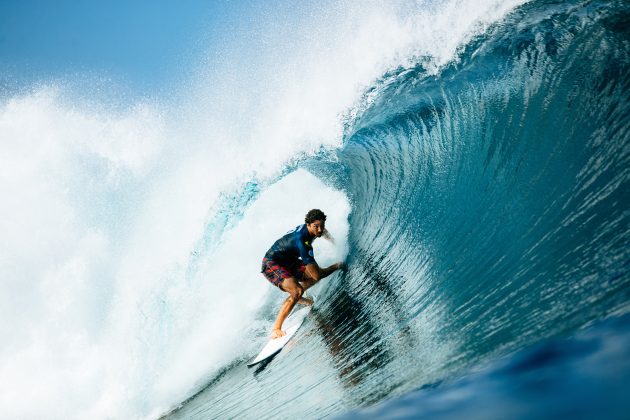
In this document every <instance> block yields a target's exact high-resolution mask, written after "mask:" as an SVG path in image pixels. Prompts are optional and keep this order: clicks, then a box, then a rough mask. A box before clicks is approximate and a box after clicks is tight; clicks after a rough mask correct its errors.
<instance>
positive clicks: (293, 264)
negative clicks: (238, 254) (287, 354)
mask: <svg viewBox="0 0 630 420" xmlns="http://www.w3.org/2000/svg"><path fill="white" fill-rule="evenodd" d="M304 222H305V224H303V225H300V226H298V227H296V228H295V230H293V231H291V232H289V233H287V234H286V235H284V236H283V237H282V238H280V239H278V240H277V241H276V242H275V243H274V244H273V245H272V246H271V248H269V250H268V251H267V253H266V254H265V257H264V258H263V261H262V270H261V272H262V273H263V275H264V276H265V277H266V278H267V280H269V281H270V282H271V283H272V284H273V285H275V286H277V287H278V288H279V289H280V290H282V291H283V292H286V293H288V294H289V297H288V298H287V299H286V300H285V301H284V303H283V304H282V307H281V308H280V312H279V313H278V317H277V318H276V322H275V323H274V325H273V330H272V332H271V338H278V337H282V336H283V335H285V332H284V331H282V323H283V322H284V320H285V319H286V318H287V316H289V313H290V312H291V310H292V309H293V307H294V306H295V305H296V304H297V303H301V304H305V305H312V304H313V300H312V299H310V298H308V297H306V296H304V291H305V290H307V289H308V288H310V287H311V286H313V285H314V284H315V283H317V282H318V281H319V280H321V279H323V278H325V277H327V276H329V275H331V274H332V273H334V272H335V271H337V270H339V269H340V268H341V267H342V266H343V264H342V263H341V262H338V263H335V264H333V265H331V266H330V267H326V268H320V267H319V265H318V264H317V262H316V261H315V257H314V255H313V245H312V244H313V241H314V240H315V239H317V238H320V237H322V236H323V237H325V238H328V239H332V238H331V237H330V234H329V233H328V231H327V230H326V226H325V224H326V215H325V214H324V213H323V212H322V211H321V210H319V209H313V210H310V211H309V212H308V213H307V214H306V217H305V218H304Z"/></svg>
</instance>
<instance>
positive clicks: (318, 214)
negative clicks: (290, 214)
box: [304, 209, 326, 225]
mask: <svg viewBox="0 0 630 420" xmlns="http://www.w3.org/2000/svg"><path fill="white" fill-rule="evenodd" d="M315 220H321V221H324V222H325V221H326V215H325V214H324V212H323V211H321V210H320V209H313V210H310V211H309V212H308V213H306V217H305V218H304V221H305V222H306V223H307V224H309V225H310V224H311V223H313V222H314V221H315Z"/></svg>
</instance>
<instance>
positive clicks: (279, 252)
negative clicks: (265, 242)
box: [265, 224, 315, 267]
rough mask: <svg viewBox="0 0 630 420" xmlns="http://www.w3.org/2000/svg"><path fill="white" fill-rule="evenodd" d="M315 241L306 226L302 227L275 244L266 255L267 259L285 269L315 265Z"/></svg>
mask: <svg viewBox="0 0 630 420" xmlns="http://www.w3.org/2000/svg"><path fill="white" fill-rule="evenodd" d="M313 239H314V238H312V237H311V236H310V235H309V233H308V229H307V228H306V225H305V224H304V225H300V226H298V227H296V228H295V230H293V231H291V232H289V233H287V234H286V235H284V236H283V237H282V238H280V239H278V240H277V241H276V242H274V244H273V245H272V246H271V248H269V251H267V253H266V254H265V258H266V259H268V260H273V261H275V262H276V263H277V264H279V265H281V266H284V267H295V266H299V265H302V264H304V265H308V264H313V263H314V262H315V257H314V256H313V245H312V242H313ZM300 259H301V260H302V261H300Z"/></svg>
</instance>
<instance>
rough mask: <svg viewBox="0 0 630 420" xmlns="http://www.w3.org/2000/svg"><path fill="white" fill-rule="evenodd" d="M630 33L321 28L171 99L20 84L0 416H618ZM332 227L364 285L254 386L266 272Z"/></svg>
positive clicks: (389, 21)
mask: <svg viewBox="0 0 630 420" xmlns="http://www.w3.org/2000/svg"><path fill="white" fill-rule="evenodd" d="M285 6H286V5H285ZM629 16H630V10H629V8H628V6H627V5H626V4H624V3H623V2H620V1H619V2H617V1H613V2H603V1H572V2H560V3H554V2H548V1H530V2H525V1H490V0H485V1H481V2H479V1H464V0H457V1H455V0H453V1H441V2H432V1H397V2H379V1H368V2H360V4H359V3H357V4H353V3H351V2H335V1H329V2H323V3H318V4H317V5H313V4H306V3H305V5H303V6H301V7H294V8H291V7H284V8H282V7H279V8H278V9H273V10H271V9H270V11H269V13H268V15H266V17H264V18H263V19H262V20H260V21H257V22H255V23H254V22H250V23H251V25H249V26H248V30H249V31H250V33H248V36H247V37H245V38H242V39H240V38H239V39H237V40H235V41H234V42H233V43H227V44H226V45H225V46H223V47H221V48H217V47H213V48H214V49H212V48H209V49H208V53H207V54H206V55H205V56H203V57H199V58H198V61H197V62H195V63H186V67H185V68H184V69H182V72H183V73H186V74H187V77H186V83H183V84H182V85H181V86H180V87H179V90H178V91H177V92H169V93H168V94H167V95H162V96H160V94H159V93H157V92H156V94H155V96H153V97H143V98H137V97H133V96H131V95H126V94H125V92H119V91H116V92H111V91H109V90H108V89H107V81H103V80H92V79H90V78H89V77H88V78H85V77H81V78H77V79H73V77H72V76H68V78H66V79H64V80H54V81H52V80H48V81H47V80H44V81H39V82H38V83H34V84H32V85H30V86H26V87H24V86H21V87H15V88H11V87H10V88H6V87H5V88H3V90H1V91H0V93H1V97H0V147H1V149H0V150H1V154H0V168H1V169H0V192H1V193H2V196H3V197H4V199H3V205H2V206H0V232H1V234H2V238H3V241H2V245H1V249H0V255H1V257H0V290H1V293H0V308H1V311H2V312H1V315H2V316H1V317H0V319H1V321H0V333H1V334H2V337H3V340H2V344H0V355H1V357H0V377H2V378H3V380H2V384H1V385H0V414H2V417H6V418H64V419H65V418H159V417H161V416H166V417H167V418H295V417H296V416H302V417H304V418H322V417H332V416H339V415H344V413H345V415H346V416H348V417H353V418H354V417H357V416H366V417H370V416H376V417H379V416H384V415H386V414H387V413H389V414H392V413H397V412H398V413H399V415H400V416H401V417H404V416H405V415H407V416H414V417H422V416H426V417H440V416H441V415H442V416H445V417H448V416H459V417H463V416H467V415H469V414H470V411H467V410H475V412H476V413H477V416H479V417H478V418H487V415H491V414H494V415H500V414H501V413H503V417H505V416H509V417H531V416H535V417H545V416H551V415H553V414H556V415H566V414H567V413H569V414H575V413H573V412H570V411H566V409H565V407H566V406H568V404H569V402H568V401H569V400H572V399H574V397H575V396H579V395H582V396H583V395H589V396H590V397H591V400H592V401H595V402H594V403H593V405H591V406H588V405H584V404H587V403H586V402H582V403H581V404H583V406H582V409H583V410H582V411H579V412H578V413H577V414H578V415H579V414H580V413H581V415H582V416H587V415H601V414H602V413H604V414H606V415H608V416H610V417H619V418H622V417H623V414H622V413H624V412H627V408H628V405H627V404H628V403H627V402H625V401H624V398H622V397H621V394H622V391H620V390H623V389H627V383H628V375H629V374H630V366H628V363H627V360H629V359H628V357H627V351H624V350H623V349H624V348H630V346H627V345H626V344H630V334H628V332H630V320H629V319H628V316H627V314H628V312H629V309H630V287H628V286H629V285H630V273H629V265H628V261H630V258H629V257H630V254H629V251H628V250H629V249H630V248H629V246H628V245H629V242H630V226H629V225H630V223H629V222H630V209H629V207H628V203H630V197H629V194H630V193H629V191H630V189H629V188H628V184H629V181H630V172H629V168H630V146H629V145H630V142H629V140H630V139H629V132H630V131H629V129H630V118H629V115H630V113H629V104H630V101H629V99H630V98H628V93H629V92H630V89H629V87H630V77H629V76H628V75H629V74H630V72H629V71H628V70H629V67H630V56H629V54H630V50H629V48H628V45H630V33H629V32H628V29H627V28H628V27H629V26H628V25H627V23H628V21H629ZM243 19H244V20H243V21H244V22H248V21H247V17H243ZM280 21H282V22H286V25H284V26H281V25H278V22H280ZM246 26H247V25H246ZM103 85H105V88H103ZM311 208H321V209H322V210H324V211H325V213H326V214H327V215H328V221H327V227H328V229H329V230H330V231H331V233H332V235H333V236H334V237H335V243H334V244H333V243H329V242H326V241H316V242H315V243H314V246H315V255H316V258H317V260H318V262H319V263H320V264H321V265H328V264H330V263H332V262H334V261H337V260H340V259H343V260H345V261H346V262H347V264H348V270H347V271H346V272H344V273H336V274H334V275H333V276H331V277H330V278H328V279H326V280H324V281H322V284H321V285H318V286H317V288H316V290H315V293H316V296H317V302H316V305H315V307H314V310H313V316H312V317H310V319H309V320H307V322H306V323H305V325H304V326H303V328H302V330H301V332H300V333H299V334H298V335H297V336H296V338H295V340H294V344H293V345H289V346H287V349H286V351H283V352H282V353H281V354H280V355H279V356H278V357H277V358H275V359H274V360H273V361H272V362H271V363H270V364H268V365H264V366H262V367H259V368H256V369H247V368H246V367H245V363H246V361H247V360H249V359H250V358H251V357H253V356H254V355H255V354H256V353H257V352H258V350H259V349H260V347H261V346H262V344H264V341H265V339H266V336H267V334H268V333H269V331H270V327H271V325H272V323H273V320H274V317H275V314H276V312H277V309H278V308H279V306H280V303H281V302H282V300H283V298H284V297H283V294H282V293H281V292H279V291H278V290H277V289H275V288H273V287H272V286H271V285H270V284H269V283H268V282H266V281H265V280H264V278H263V277H262V276H261V274H260V261H261V258H262V256H263V255H264V253H265V251H266V250H267V249H268V247H269V246H270V245H271V244H272V243H273V241H274V240H275V239H277V238H278V237H279V236H281V235H282V234H284V233H285V232H287V231H288V230H291V229H292V228H294V227H295V226H296V225H298V224H300V223H302V220H303V217H304V214H305V213H306V211H308V210H309V209H311ZM560 348H562V349H563V350H559V349H560ZM549 354H552V355H553V357H549ZM541 355H542V356H541ZM580 366H587V367H588V369H586V370H584V369H583V370H580ZM515 372H516V373H515ZM522 372H534V373H535V372H538V373H540V375H541V377H544V378H550V379H548V380H549V382H547V384H548V385H549V386H551V387H553V389H557V390H559V391H558V392H559V393H560V394H562V395H567V397H566V398H561V397H558V396H556V397H554V398H552V397H550V396H543V395H540V394H537V393H535V392H533V391H531V392H525V391H523V390H524V389H525V390H527V389H529V388H527V387H525V386H523V384H524V382H523V381H524V380H525V379H523V375H522ZM615 372H616V373H615ZM462 378H464V379H463V382H462ZM558 378H567V379H566V381H565V382H557V381H558ZM529 380H530V379H527V381H529ZM554 381H556V382H554ZM578 383H579V385H576V384H578ZM527 384H530V382H527ZM567 384H568V385H567ZM595 389H598V390H600V391H596V392H595V391H594V390H595ZM498 390H501V391H500V392H499V391H498ZM511 390H514V391H511ZM516 390H520V391H516ZM460 391H461V392H460ZM620 392H621V394H620ZM501 393H502V394H501ZM497 395H499V397H497ZM497 401H498V402H497ZM541 401H542V402H541ZM583 401H588V398H583ZM382 404H385V405H382ZM488 407H493V409H494V410H495V411H493V409H489V408H488ZM578 407H580V405H579V404H578ZM593 407H596V408H597V409H595V408H593ZM365 409H367V410H368V411H362V410H365ZM484 409H485V410H487V411H484ZM369 410H372V411H369ZM379 410H380V411H379ZM397 410H401V411H397ZM405 410H406V411H405ZM501 410H503V411H501ZM589 410H590V411H589ZM404 413H407V414H404ZM550 413H551V414H550Z"/></svg>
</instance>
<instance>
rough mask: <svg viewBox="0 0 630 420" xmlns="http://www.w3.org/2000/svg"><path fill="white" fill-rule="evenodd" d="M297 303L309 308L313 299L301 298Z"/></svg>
mask: <svg viewBox="0 0 630 420" xmlns="http://www.w3.org/2000/svg"><path fill="white" fill-rule="evenodd" d="M298 303H299V304H300V305H307V306H309V305H312V304H313V298H309V297H303V298H300V300H298Z"/></svg>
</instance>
